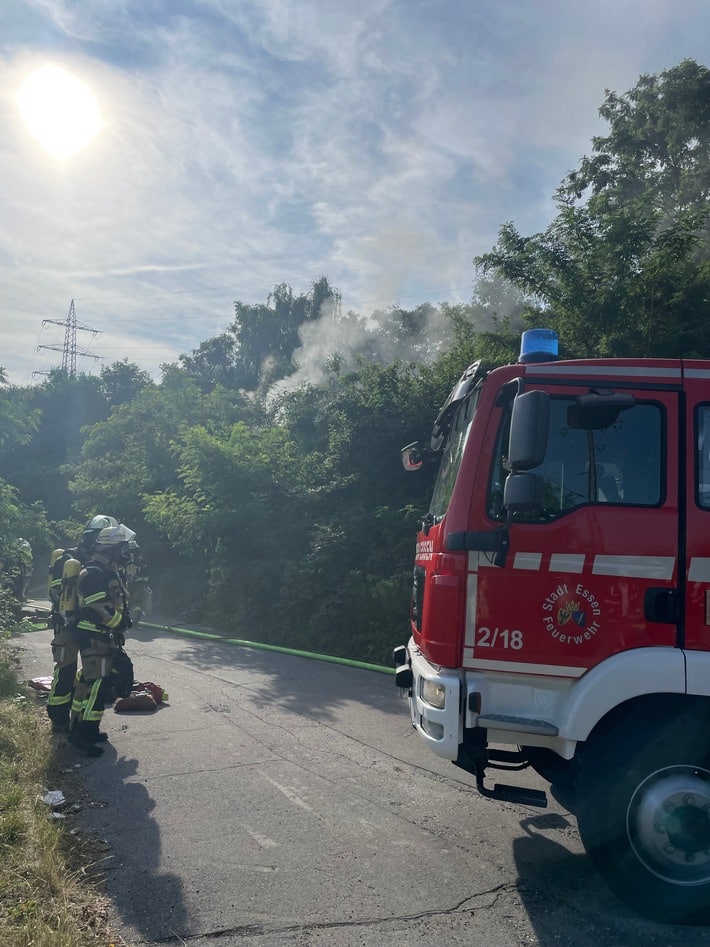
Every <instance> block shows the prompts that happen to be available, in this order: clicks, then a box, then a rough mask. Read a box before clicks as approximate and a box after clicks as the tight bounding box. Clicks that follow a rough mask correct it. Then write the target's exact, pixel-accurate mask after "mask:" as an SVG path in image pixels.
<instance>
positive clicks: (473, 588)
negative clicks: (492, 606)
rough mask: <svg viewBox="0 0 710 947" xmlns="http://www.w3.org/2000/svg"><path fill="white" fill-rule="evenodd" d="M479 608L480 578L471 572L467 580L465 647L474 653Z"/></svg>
mask: <svg viewBox="0 0 710 947" xmlns="http://www.w3.org/2000/svg"><path fill="white" fill-rule="evenodd" d="M477 608H478V576H477V575H476V573H475V572H471V573H469V575H468V578H467V580H466V641H465V647H467V648H470V649H471V651H472V652H473V645H474V642H475V640H476V609H477Z"/></svg>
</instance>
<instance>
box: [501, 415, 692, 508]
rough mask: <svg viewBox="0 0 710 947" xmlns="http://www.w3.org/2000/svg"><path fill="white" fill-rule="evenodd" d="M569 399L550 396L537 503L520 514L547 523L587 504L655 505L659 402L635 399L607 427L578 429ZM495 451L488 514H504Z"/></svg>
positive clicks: (659, 491) (536, 471) (538, 469)
mask: <svg viewBox="0 0 710 947" xmlns="http://www.w3.org/2000/svg"><path fill="white" fill-rule="evenodd" d="M571 404H573V401H571V400H570V399H566V398H552V399H551V400H550V409H551V414H550V433H549V438H548V444H547V451H546V453H545V459H544V460H543V462H542V464H540V466H539V467H536V468H535V469H534V470H533V471H532V472H533V473H534V474H536V475H537V476H538V477H539V478H540V498H541V499H540V503H539V506H538V507H537V508H536V509H535V510H534V511H532V512H531V513H530V514H527V515H524V516H521V517H520V518H521V519H524V520H526V521H528V522H531V521H532V522H536V521H537V522H547V521H549V520H551V519H555V518H556V517H558V516H561V515H564V514H565V513H568V512H569V511H570V510H573V509H575V508H576V507H578V506H583V505H588V504H617V505H618V504H621V505H624V506H628V505H633V506H656V505H658V504H659V503H660V502H661V499H662V488H663V478H662V475H661V471H662V464H661V461H662V457H663V449H662V448H663V415H662V412H661V408H660V406H659V405H657V404H649V403H636V404H635V405H634V406H633V407H631V408H629V409H627V410H625V411H621V412H620V413H619V415H618V417H617V419H616V421H615V422H614V423H613V424H612V425H611V426H610V427H607V428H604V429H601V430H582V429H581V428H573V427H570V426H569V421H568V414H567V409H568V408H569V407H570V405H571ZM708 421H709V423H710V417H709V419H708ZM708 431H709V433H710V427H709V428H708ZM498 456H499V459H498V462H497V463H496V465H495V468H496V469H494V471H493V476H492V479H491V494H490V496H489V514H490V515H491V516H492V517H493V518H495V519H499V518H501V515H502V514H503V513H504V511H502V510H501V507H500V499H499V495H498V494H497V493H496V489H495V485H496V484H500V483H502V482H503V481H504V480H505V472H504V470H503V469H502V456H501V454H500V453H499V455H498ZM497 468H500V469H497ZM708 501H709V502H710V493H709V494H708ZM516 518H517V516H516Z"/></svg>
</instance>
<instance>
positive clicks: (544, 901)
mask: <svg viewBox="0 0 710 947" xmlns="http://www.w3.org/2000/svg"><path fill="white" fill-rule="evenodd" d="M520 827H521V830H522V834H521V835H520V836H519V837H518V838H515V839H514V840H513V855H514V858H515V864H516V867H517V870H518V876H519V890H520V896H521V900H522V902H523V904H524V906H525V909H526V911H527V914H528V916H529V918H530V921H531V923H532V925H533V927H534V929H535V933H536V934H537V937H538V943H539V944H540V947H553V945H554V947H558V945H559V944H560V943H562V942H563V941H566V942H567V943H569V944H574V945H576V947H596V945H608V947H622V945H623V947H649V945H657V947H671V945H676V944H677V945H679V947H680V945H684V947H700V945H708V944H710V929H708V928H693V927H682V926H677V925H664V924H657V923H655V922H653V921H649V920H646V919H645V918H643V917H640V916H639V915H638V914H636V913H635V912H633V911H631V910H630V909H628V908H627V907H626V906H625V905H624V904H622V903H621V902H620V901H619V900H618V899H617V898H616V896H615V895H613V894H612V893H611V891H609V889H608V888H607V887H606V885H605V884H604V882H603V881H602V879H601V877H600V876H599V875H598V874H597V872H596V870H595V869H594V867H593V865H592V863H591V861H590V860H589V859H588V858H587V856H586V855H584V854H576V853H574V852H570V850H569V848H568V847H566V846H565V845H564V844H562V842H561V841H558V840H556V839H555V838H554V835H556V834H559V835H561V836H562V837H564V835H566V834H567V833H568V832H576V821H575V819H574V818H573V817H571V816H563V815H560V814H557V813H549V814H545V815H536V816H531V817H529V818H526V819H523V820H522V821H521V823H520ZM572 932H574V934H573V933H572Z"/></svg>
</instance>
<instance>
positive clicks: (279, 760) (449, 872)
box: [16, 627, 710, 947]
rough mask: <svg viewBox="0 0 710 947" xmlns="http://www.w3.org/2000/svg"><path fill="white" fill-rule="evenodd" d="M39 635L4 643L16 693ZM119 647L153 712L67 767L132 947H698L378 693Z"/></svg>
mask: <svg viewBox="0 0 710 947" xmlns="http://www.w3.org/2000/svg"><path fill="white" fill-rule="evenodd" d="M343 633H346V632H345V630H344V632H343ZM50 638H51V633H50V632H49V631H44V630H42V631H36V632H32V633H28V634H24V635H21V636H19V637H18V638H17V639H16V641H17V643H18V644H19V645H20V647H21V649H22V656H21V661H22V669H23V675H24V677H25V678H27V679H29V678H31V677H39V676H43V675H47V674H50V673H51V658H50V650H49V641H50ZM127 650H128V651H129V653H130V654H131V656H132V658H133V661H134V665H135V670H136V677H137V678H138V679H140V680H149V681H154V682H156V683H158V684H161V685H162V686H163V687H164V688H165V689H166V690H167V691H168V693H169V701H168V703H167V704H166V705H164V706H162V707H161V708H159V709H158V710H157V711H155V712H153V713H132V714H117V713H114V711H113V710H109V711H107V713H106V714H105V718H104V722H105V727H106V729H107V731H108V733H109V736H110V744H109V745H108V748H107V750H106V753H105V755H104V756H103V757H102V758H101V759H98V760H89V759H87V758H85V757H82V756H74V755H72V756H71V757H70V758H71V760H72V765H73V766H74V768H75V769H76V771H77V772H78V773H79V774H80V776H81V780H82V781H83V784H84V786H85V788H86V794H87V798H88V799H89V800H90V801H89V802H88V803H87V802H86V801H85V802H84V804H83V808H82V809H81V811H80V812H79V813H78V814H77V815H76V816H73V818H74V819H75V820H77V821H78V824H79V825H80V826H81V828H82V829H83V830H85V831H86V832H88V833H90V834H91V835H92V836H94V837H95V839H96V846H97V849H96V850H97V858H98V859H100V860H101V864H102V866H103V868H104V869H105V871H106V876H107V884H108V893H109V895H110V897H111V899H112V905H113V908H112V910H113V916H112V922H113V925H114V929H115V930H116V931H118V932H120V933H121V935H122V936H123V938H124V940H125V942H126V943H127V944H129V945H131V947H138V945H141V947H148V945H158V944H161V945H165V944H187V945H191V947H236V945H239V947H296V945H298V947H306V945H307V947H356V945H357V947H382V945H388V944H393V945H397V947H414V945H417V947H422V945H428V944H436V945H437V947H458V945H461V947H463V945H466V947H471V945H472V944H480V945H486V947H511V945H546V947H547V945H550V947H552V945H555V947H565V945H579V947H598V945H614V947H622V945H623V947H642V945H643V947H651V945H659V947H669V945H675V944H678V945H681V944H682V945H684V947H695V945H709V947H710V928H689V929H688V928H682V927H666V926H662V925H659V924H655V923H652V922H649V921H646V920H644V919H642V918H639V917H638V916H637V915H635V914H633V913H632V912H631V911H629V910H628V909H627V908H626V907H624V905H622V904H621V903H620V902H619V901H618V900H617V899H616V898H615V897H614V896H613V895H612V894H611V893H610V892H609V891H608V890H607V889H606V887H605V886H604V884H603V883H602V882H601V880H600V879H599V878H598V877H597V875H596V874H595V872H594V870H593V869H592V866H591V864H590V863H589V861H588V860H587V858H586V857H585V855H584V853H583V850H582V846H581V844H580V840H579V836H578V833H577V826H576V822H575V819H574V817H573V816H571V815H570V813H569V812H567V811H566V810H565V809H564V808H562V807H561V806H560V805H559V804H558V803H556V802H555V801H554V800H550V805H549V807H548V808H547V809H545V810H541V809H534V808H527V807H525V806H520V805H513V804H507V803H500V802H496V801H491V800H487V799H483V798H482V797H480V796H479V795H478V794H477V793H476V791H475V788H474V785H473V780H472V778H471V777H469V776H468V775H467V774H466V773H463V772H461V771H460V770H458V769H456V767H454V766H453V764H451V763H448V762H446V761H443V760H442V761H440V760H438V759H437V758H436V757H434V756H432V755H431V754H430V753H429V752H428V751H427V750H426V749H425V748H424V747H423V746H422V745H421V744H420V742H419V740H418V738H417V736H416V734H415V733H414V731H413V730H412V729H411V726H410V723H409V717H408V711H407V704H406V701H405V700H404V699H403V698H402V697H400V695H399V693H398V691H397V689H396V688H395V686H394V683H393V679H392V677H391V676H389V675H386V674H381V673H377V672H373V671H365V670H361V669H353V668H349V667H345V666H340V665H336V664H330V663H325V662H322V661H311V660H307V659H305V658H300V657H293V656H290V655H284V654H280V653H274V652H267V651H260V650H255V649H249V648H243V647H239V646H235V645H230V644H227V643H224V642H221V641H210V640H203V639H196V638H191V637H186V636H181V635H179V634H177V633H166V632H164V631H161V630H158V629H155V628H145V627H141V628H138V629H137V630H134V631H132V632H131V638H130V639H129V642H128V646H127ZM37 699H38V700H41V698H37ZM55 739H57V740H63V738H59V737H57V738H55ZM67 752H68V753H71V754H73V752H74V751H72V750H71V749H68V750H67ZM518 778H519V779H521V781H524V782H525V783H526V784H527V785H530V786H533V787H536V788H544V785H543V783H542V782H541V781H539V780H538V779H537V777H536V776H535V775H534V774H530V775H528V774H523V775H522V776H520V777H506V778H505V780H504V781H507V782H512V781H513V780H514V779H518ZM48 788H56V787H48ZM71 803H72V800H71V799H67V806H68V807H69V806H70V805H71Z"/></svg>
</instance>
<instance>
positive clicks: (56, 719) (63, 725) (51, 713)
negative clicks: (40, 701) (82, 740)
mask: <svg viewBox="0 0 710 947" xmlns="http://www.w3.org/2000/svg"><path fill="white" fill-rule="evenodd" d="M47 716H48V717H49V719H50V720H51V721H52V733H69V731H70V730H71V723H70V721H69V705H67V706H66V707H64V706H62V707H47Z"/></svg>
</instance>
